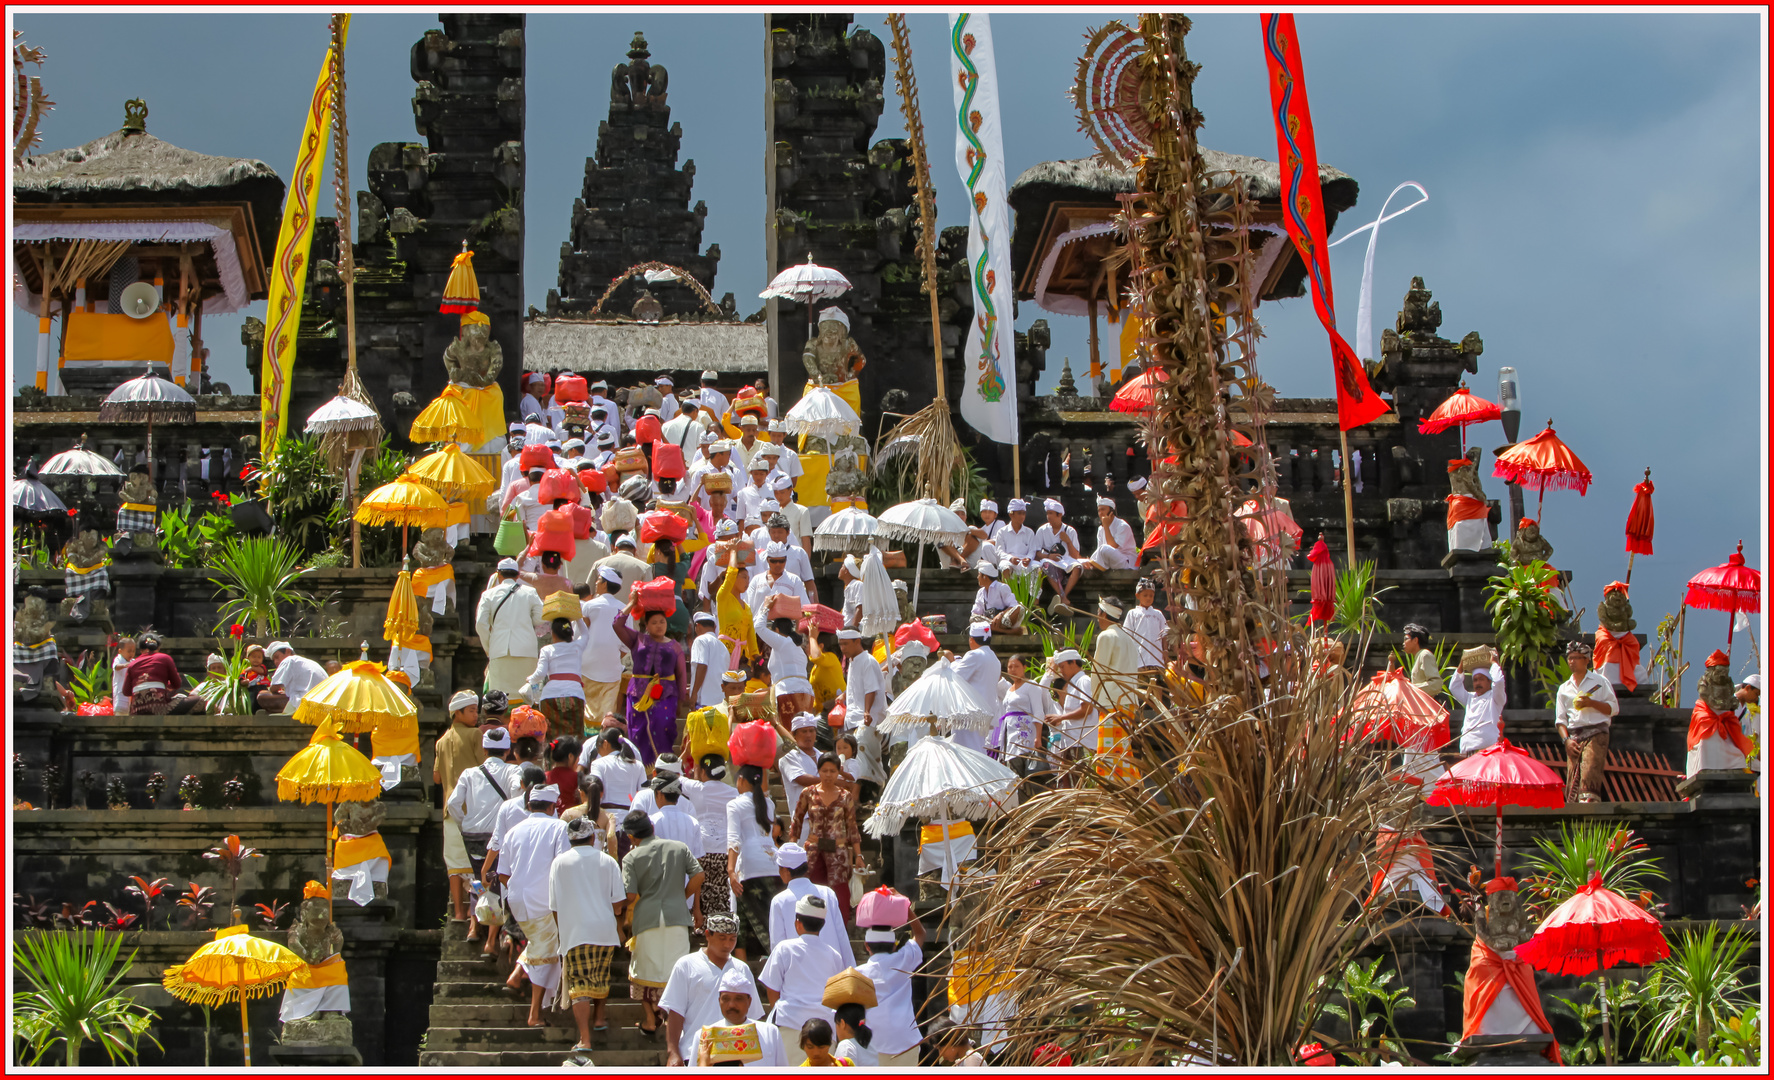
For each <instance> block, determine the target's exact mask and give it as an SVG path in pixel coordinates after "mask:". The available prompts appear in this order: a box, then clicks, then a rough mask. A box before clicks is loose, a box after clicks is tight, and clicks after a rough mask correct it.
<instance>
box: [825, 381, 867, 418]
mask: <svg viewBox="0 0 1774 1080" xmlns="http://www.w3.org/2000/svg"><path fill="white" fill-rule="evenodd" d="M826 389H827V390H830V391H831V392H832V393H834V394H836V395H838V396H839V397H841V398H843V399H844V404H846V405H848V406H850V408H851V409H852V410H853V411H854V412H855V413H856V415H858V416H861V415H862V380H860V379H851V380H850V381H849V382H841V383H839V384H838V385H836V386H828V387H826Z"/></svg>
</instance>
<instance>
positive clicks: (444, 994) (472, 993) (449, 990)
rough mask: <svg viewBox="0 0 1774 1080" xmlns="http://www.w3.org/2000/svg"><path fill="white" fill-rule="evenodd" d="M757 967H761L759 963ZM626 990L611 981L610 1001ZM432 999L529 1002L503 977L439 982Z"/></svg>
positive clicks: (618, 980) (627, 996)
mask: <svg viewBox="0 0 1774 1080" xmlns="http://www.w3.org/2000/svg"><path fill="white" fill-rule="evenodd" d="M758 966H760V967H761V966H762V964H761V962H760V964H759V965H758ZM628 990H629V987H628V982H627V981H626V980H625V979H622V978H615V979H612V981H611V982H610V1000H611V1001H628V1000H631V997H630V994H629V992H628ZM433 998H434V1000H443V999H446V998H447V999H449V1002H450V1004H452V1005H505V1004H510V1003H512V1002H522V1003H523V1004H524V1006H525V1008H528V1007H529V1000H530V998H529V990H528V989H525V990H524V991H523V996H522V997H519V996H518V993H517V992H516V991H514V990H510V989H508V988H507V987H506V985H505V980H504V978H503V976H502V977H501V978H500V979H499V980H498V981H496V982H495V981H492V980H482V981H475V980H464V981H460V982H443V981H439V982H438V983H437V985H436V987H435V989H434V991H433Z"/></svg>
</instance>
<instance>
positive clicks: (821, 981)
mask: <svg viewBox="0 0 1774 1080" xmlns="http://www.w3.org/2000/svg"><path fill="white" fill-rule="evenodd" d="M843 921H844V919H843V913H842V912H840V911H839V910H838V908H837V906H836V905H830V906H828V905H827V904H826V902H825V898H824V897H821V896H804V897H802V898H801V899H800V900H798V901H796V902H795V936H794V937H791V938H787V939H786V940H782V941H776V942H774V944H772V945H771V946H770V958H769V959H768V960H766V961H764V969H763V970H762V971H760V972H758V982H759V983H761V984H762V985H763V987H764V992H765V993H766V994H768V995H770V1003H771V1004H772V1005H774V1006H775V1007H776V1008H775V1011H774V1012H773V1013H771V1019H772V1020H773V1021H774V1022H775V1024H776V1029H777V1031H779V1032H780V1033H781V1034H782V1043H783V1048H784V1049H785V1050H787V1051H788V1059H789V1064H790V1065H791V1066H793V1065H800V1064H802V1063H803V1062H805V1061H806V1060H807V1055H806V1054H805V1053H804V1052H803V1051H802V1050H801V1047H800V1042H801V1025H802V1024H805V1023H806V1022H807V1021H809V1020H824V1021H825V1022H826V1023H828V1024H829V1023H831V1020H832V1010H830V1009H828V1008H826V1006H825V1004H824V1003H823V1000H822V999H823V998H824V996H825V983H826V980H827V979H830V978H831V977H832V976H834V975H836V974H838V973H839V972H841V971H843V970H844V969H845V968H847V967H850V966H851V961H850V959H849V957H850V953H849V952H848V950H846V951H845V953H844V954H842V955H840V954H839V953H838V952H837V951H836V950H834V949H833V948H832V947H831V946H830V945H827V944H826V943H825V942H823V941H821V940H820V938H819V935H820V932H821V931H823V930H824V929H825V926H826V924H827V923H828V922H838V923H842V922H843ZM772 937H774V935H772ZM845 944H846V945H848V944H849V943H848V942H846V943H845ZM790 1046H792V1047H793V1049H789V1047H790Z"/></svg>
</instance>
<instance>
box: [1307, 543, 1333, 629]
mask: <svg viewBox="0 0 1774 1080" xmlns="http://www.w3.org/2000/svg"><path fill="white" fill-rule="evenodd" d="M1306 561H1307V562H1309V563H1311V564H1312V611H1311V613H1310V614H1309V615H1307V616H1306V622H1307V623H1315V622H1329V621H1330V619H1331V616H1332V615H1335V614H1336V612H1337V572H1336V571H1335V570H1334V569H1332V568H1331V552H1330V548H1329V547H1327V546H1326V545H1325V542H1324V534H1323V533H1319V534H1318V543H1316V544H1313V545H1312V550H1311V551H1308V552H1307V553H1306Z"/></svg>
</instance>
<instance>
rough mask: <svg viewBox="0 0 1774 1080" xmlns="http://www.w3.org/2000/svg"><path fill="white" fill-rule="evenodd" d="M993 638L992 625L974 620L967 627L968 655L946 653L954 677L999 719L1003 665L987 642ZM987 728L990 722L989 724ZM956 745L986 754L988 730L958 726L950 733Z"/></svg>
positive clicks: (993, 718) (995, 718) (994, 717)
mask: <svg viewBox="0 0 1774 1080" xmlns="http://www.w3.org/2000/svg"><path fill="white" fill-rule="evenodd" d="M991 640H992V628H991V627H990V626H989V625H987V624H986V623H974V624H973V625H971V626H969V627H968V628H967V654H966V655H965V656H962V657H960V658H958V659H957V658H956V657H955V655H954V654H953V653H948V654H946V655H947V656H948V658H949V660H950V663H951V664H952V666H953V667H952V669H953V671H954V673H955V677H956V678H958V679H960V680H961V681H962V682H964V683H966V684H967V685H968V686H969V687H970V688H972V690H973V692H974V693H975V694H978V695H979V700H980V701H981V702H982V703H983V704H984V705H985V706H986V707H987V709H988V711H989V712H990V713H991V714H992V720H993V721H996V720H997V719H998V675H999V674H1000V672H1001V671H1002V665H1000V664H999V663H998V654H997V653H995V652H993V651H992V647H991V646H990V645H989V644H987V642H989V641H991ZM987 726H988V727H989V726H990V725H987ZM949 738H950V740H951V741H952V742H953V743H954V744H955V745H956V746H965V747H967V748H968V749H969V750H978V751H979V752H980V753H982V754H983V753H985V749H986V729H981V728H968V729H959V728H958V729H956V731H955V732H954V734H952V735H950V736H949Z"/></svg>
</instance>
